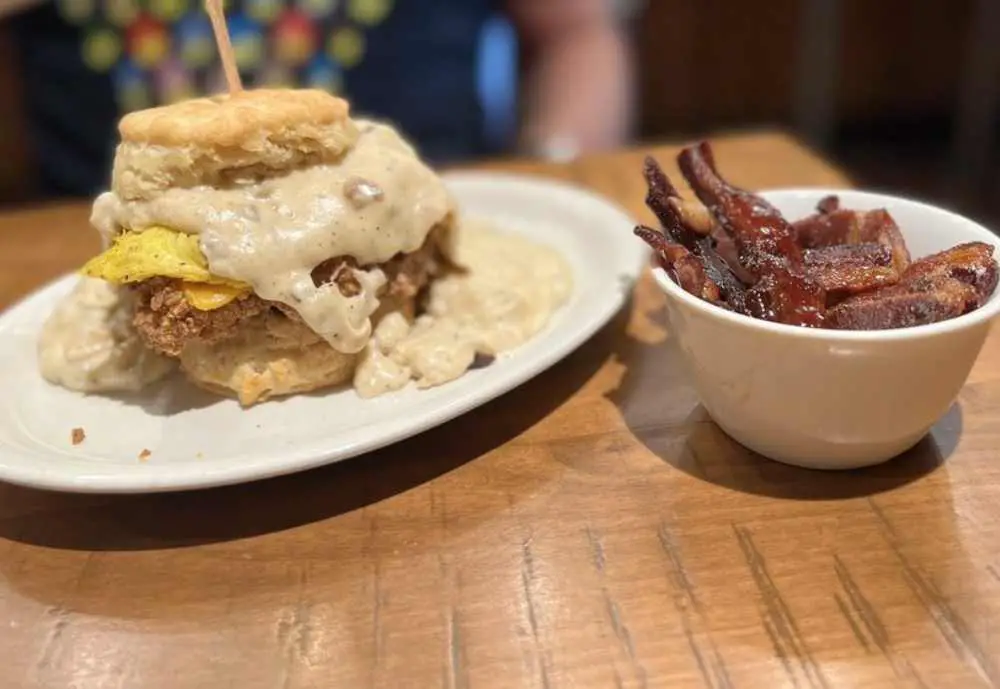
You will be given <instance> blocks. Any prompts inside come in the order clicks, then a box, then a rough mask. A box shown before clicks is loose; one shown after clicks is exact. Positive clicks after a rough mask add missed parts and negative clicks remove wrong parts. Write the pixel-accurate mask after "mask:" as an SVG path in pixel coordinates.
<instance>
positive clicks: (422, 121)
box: [12, 0, 495, 194]
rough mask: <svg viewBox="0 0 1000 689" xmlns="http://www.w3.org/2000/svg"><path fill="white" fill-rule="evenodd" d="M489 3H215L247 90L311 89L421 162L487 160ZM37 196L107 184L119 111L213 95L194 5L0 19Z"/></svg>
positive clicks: (217, 84) (219, 83) (161, 2)
mask: <svg viewBox="0 0 1000 689" xmlns="http://www.w3.org/2000/svg"><path fill="white" fill-rule="evenodd" d="M494 5H495V0H424V1H422V2H421V1H420V0H227V2H226V3H225V7H226V15H227V20H228V24H229V31H230V35H231V39H232V43H233V48H234V53H235V56H236V61H237V63H238V67H239V70H240V73H241V76H242V78H243V81H244V85H245V86H246V87H248V88H250V87H254V86H303V87H317V88H322V89H325V90H329V91H331V92H335V93H340V94H343V95H344V96H346V97H347V98H348V99H350V100H351V103H352V112H353V113H354V114H356V115H367V116H373V117H378V118H380V119H387V120H389V121H391V122H393V123H394V124H395V125H396V126H398V127H399V128H400V129H401V130H402V131H403V132H404V134H405V135H406V136H407V137H409V138H410V139H411V140H413V141H414V143H415V144H416V145H417V146H418V148H419V149H420V150H421V152H422V153H423V155H425V156H426V157H427V158H429V159H430V160H432V161H434V162H436V163H445V162H449V161H452V160H456V159H461V158H464V157H469V156H475V155H481V154H486V153H489V152H491V151H490V150H489V148H490V146H489V145H488V143H487V138H486V137H485V136H484V124H483V112H482V106H481V103H480V100H479V93H478V90H477V83H476V76H477V72H476V69H477V64H476V61H477V56H478V49H479V41H480V34H481V32H482V30H483V28H484V26H486V24H487V21H488V20H489V19H490V18H491V16H493V15H494V13H495V8H494ZM12 21H13V22H14V32H13V33H14V35H15V37H16V39H17V40H18V44H19V46H20V64H21V67H22V73H23V76H24V87H25V96H26V101H27V106H28V108H29V115H30V121H31V123H32V126H33V134H34V138H35V141H34V144H35V149H36V151H37V153H38V156H39V159H40V161H41V168H42V175H43V182H44V184H45V187H46V189H47V191H49V192H54V193H64V194H93V193H95V192H96V191H98V190H100V189H101V188H104V187H106V186H107V183H108V174H109V170H110V163H111V158H112V155H113V147H114V144H115V142H116V140H117V134H116V132H115V125H116V123H117V120H118V118H119V117H120V116H121V115H122V114H124V113H125V112H128V111H131V110H135V109H139V108H146V107H150V106H154V105H159V104H164V103H171V102H175V101H177V100H181V99H184V98H190V97H192V96H196V95H201V94H205V93H216V92H220V91H222V90H224V88H225V82H224V78H223V73H222V69H221V65H220V63H219V60H218V55H217V51H216V48H215V43H214V38H213V35H212V28H211V23H210V21H209V19H208V15H207V14H206V13H205V12H204V10H203V7H202V0H56V1H55V2H47V3H45V4H43V5H41V6H38V7H36V8H35V9H33V10H30V11H28V12H25V13H23V14H21V15H18V16H16V17H14V18H13V19H12Z"/></svg>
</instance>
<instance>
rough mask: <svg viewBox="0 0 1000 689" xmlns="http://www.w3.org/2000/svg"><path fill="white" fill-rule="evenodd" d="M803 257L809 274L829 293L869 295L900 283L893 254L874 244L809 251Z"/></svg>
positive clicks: (886, 248)
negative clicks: (875, 290) (868, 292)
mask: <svg viewBox="0 0 1000 689" xmlns="http://www.w3.org/2000/svg"><path fill="white" fill-rule="evenodd" d="M802 258H803V262H804V263H805V266H806V273H807V274H808V275H809V277H810V278H812V279H813V280H814V281H815V282H817V283H818V284H819V285H820V287H822V288H823V289H825V290H826V291H827V292H828V293H829V292H848V293H852V294H853V293H858V292H866V291H868V290H872V289H876V288H879V287H885V286H887V285H894V284H896V283H897V282H898V281H899V271H897V270H896V268H895V267H894V266H893V265H892V251H891V250H890V249H889V247H887V246H885V245H883V244H878V243H875V242H866V243H864V244H843V245H839V246H825V247H820V248H817V249H806V250H805V251H803V253H802ZM837 296H841V295H837Z"/></svg>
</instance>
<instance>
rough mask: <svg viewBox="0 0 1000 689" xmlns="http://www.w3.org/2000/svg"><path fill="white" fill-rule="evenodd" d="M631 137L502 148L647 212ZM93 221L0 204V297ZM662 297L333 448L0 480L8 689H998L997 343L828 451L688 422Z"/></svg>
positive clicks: (639, 292) (59, 263)
mask: <svg viewBox="0 0 1000 689" xmlns="http://www.w3.org/2000/svg"><path fill="white" fill-rule="evenodd" d="M675 152H676V149H675V148H672V147H664V148H662V149H658V150H656V153H657V155H658V156H659V157H660V158H661V159H662V160H663V161H664V162H665V163H668V162H669V163H670V164H671V167H672V158H673V154H674V153H675ZM716 152H717V158H718V159H719V162H720V165H721V166H722V168H723V170H725V171H726V172H727V173H728V174H729V176H730V177H731V178H732V179H733V180H734V181H736V182H737V183H740V184H744V185H747V186H751V187H755V188H762V187H773V186H782V185H801V186H808V185H847V184H848V181H847V180H846V179H845V178H844V177H843V176H842V175H841V174H839V173H838V172H837V171H836V170H834V169H832V168H831V167H830V166H828V165H826V164H824V163H823V162H822V161H821V160H819V159H818V158H816V157H815V156H813V155H811V154H809V153H807V152H806V151H804V150H802V149H801V148H799V147H798V146H796V145H795V144H794V143H793V142H792V141H790V140H788V139H786V138H784V137H782V136H780V135H775V134H768V133H762V134H747V135H742V136H731V137H721V138H719V139H718V141H717V148H716ZM641 156H642V152H640V151H634V152H629V153H621V154H614V155H608V156H602V157H594V158H587V159H584V160H582V161H580V162H577V163H575V164H572V165H568V166H564V167H557V166H544V165H537V164H530V163H509V164H505V165H504V167H506V168H507V169H514V170H519V171H522V172H526V173H529V174H538V175H547V176H555V177H560V178H563V179H568V180H572V181H575V182H577V183H580V184H583V185H586V186H588V187H591V188H593V189H595V190H597V191H599V192H601V193H603V194H606V195H607V196H609V197H611V198H612V199H615V200H617V201H618V202H620V203H621V204H622V205H624V206H625V207H627V208H628V209H629V210H630V211H632V212H634V213H635V214H636V215H637V216H639V217H641V218H643V219H650V218H649V217H648V215H647V213H646V211H645V209H644V208H643V205H642V198H643V186H642V181H641V177H640V161H641ZM86 219H87V208H86V206H85V205H83V204H81V205H70V206H61V207H53V208H49V209H41V210H37V211H30V212H21V213H17V214H8V215H5V216H2V217H0V302H2V303H3V304H7V303H9V302H11V301H12V300H14V299H15V298H17V297H19V296H21V295H23V294H25V293H27V292H28V291H29V290H31V289H33V288H35V287H37V286H39V285H41V284H42V283H43V282H45V281H46V280H48V279H50V278H52V277H54V276H56V275H58V274H60V273H62V272H64V271H66V270H69V269H71V268H73V267H74V266H76V265H77V264H79V263H80V262H81V261H82V260H83V259H84V258H86V257H87V256H88V255H89V254H91V253H92V252H93V251H94V250H95V249H96V248H97V240H96V237H95V234H94V233H93V232H92V231H90V230H88V228H87V224H86ZM629 230H630V228H627V227H623V228H622V241H633V240H632V238H631V236H630V231H629ZM661 307H662V298H661V296H660V295H659V294H658V293H657V292H656V289H655V287H654V286H653V285H652V283H651V281H648V280H647V281H644V282H642V283H641V284H640V285H639V286H638V287H637V289H636V293H635V297H634V299H633V301H632V303H631V304H630V306H629V308H628V309H627V310H626V311H625V312H623V313H622V314H620V316H619V317H618V318H616V319H615V320H614V322H613V323H611V324H610V325H609V326H608V327H606V328H605V329H604V330H603V331H601V332H600V334H599V335H597V336H596V337H594V338H593V340H591V341H590V342H588V343H587V344H586V345H584V346H583V347H582V348H581V349H580V350H579V351H577V352H576V353H574V354H572V355H571V356H570V357H568V358H567V359H566V360H565V361H563V362H562V363H560V364H558V365H557V366H556V367H554V368H553V369H551V370H550V371H548V372H547V373H545V374H543V375H541V376H539V377H538V378H536V379H534V380H532V381H531V382H529V383H527V384H526V385H524V386H523V387H521V388H519V389H517V390H515V391H513V392H511V393H509V394H507V395H506V396H504V397H502V398H500V399H499V400H496V401H495V402H493V403H491V404H489V405H487V406H485V407H482V408H480V409H478V410H476V411H474V412H472V413H470V414H467V415H465V416H463V417H461V418H459V419H457V420H455V421H453V422H451V423H449V424H447V425H445V426H442V427H440V428H438V429H436V430H433V431H430V432H428V433H426V434H424V435H422V436H420V437H418V438H415V439H413V440H410V441H407V442H404V443H401V444H399V445H396V446H394V447H391V448H388V449H386V450H384V451H380V452H376V453H373V454H371V455H368V456H364V457H359V458H356V459H354V460H350V461H347V462H343V463H340V464H337V465H333V466H329V467H326V468H322V469H318V470H314V471H310V472H307V473H303V474H298V475H294V476H289V477H285V478H279V479H275V480H269V481H265V482H260V483H255V484H250V485H244V486H237V487H231V488H224V489H218V490H209V491H201V492H191V493H179V494H171V495H155V496H132V497H128V496H125V497H108V496H72V495H58V494H49V493H42V492H37V491H32V490H27V489H22V488H15V487H10V486H0V686H3V687H74V688H76V689H97V688H102V689H104V688H112V687H114V688H120V687H127V688H131V687H138V688H142V689H161V688H162V689H177V688H182V687H195V688H204V689H221V688H223V687H232V688H234V689H257V688H261V689H271V688H274V689H299V688H306V687H317V688H321V687H322V688H325V687H351V688H354V687H379V688H381V687H386V688H396V687H414V688H420V689H423V688H426V687H445V688H448V689H474V688H483V687H530V688H537V689H557V688H560V687H567V688H570V687H572V688H584V689H591V688H593V689H605V688H607V689H614V688H616V687H635V688H640V687H664V688H667V689H683V688H686V687H698V688H707V689H733V688H738V687H760V688H765V689H774V688H784V687H789V688H793V689H827V688H834V687H836V688H841V687H843V688H851V689H861V688H865V687H872V688H876V687H878V688H882V687H932V688H935V689H936V688H938V687H962V688H970V687H972V688H974V687H995V686H1000V464H998V462H997V461H996V457H997V453H998V451H997V442H998V440H1000V420H998V418H1000V417H998V415H997V413H998V411H1000V347H998V345H1000V343H998V341H997V339H996V338H995V337H994V338H992V339H991V340H990V341H989V342H988V343H987V346H986V349H985V351H984V352H983V355H982V357H981V359H980V361H979V363H978V365H977V366H976V368H975V370H974V371H973V373H972V377H971V379H970V381H969V384H968V385H967V386H966V388H965V390H964V391H963V393H962V395H961V399H960V401H959V403H958V404H956V405H955V406H954V407H953V408H952V409H951V411H950V412H949V413H948V414H947V416H946V417H945V418H944V419H942V420H941V422H940V423H939V424H938V425H937V426H936V427H935V429H934V431H933V434H932V435H931V436H929V437H928V438H927V439H926V440H924V441H923V442H922V443H921V444H920V445H919V446H918V447H917V448H916V449H914V450H913V451H911V452H909V453H908V454H907V455H906V456H903V457H901V458H899V459H897V460H895V461H893V462H890V463H888V464H885V465H882V466H880V467H876V468H872V469H868V470H864V471H854V472H848V473H820V472H810V471H806V470H802V469H796V468H791V467H786V466H783V465H780V464H776V463H773V462H769V461H766V460H764V459H762V458H760V457H757V456H754V455H752V454H750V453H748V452H747V451H745V450H743V449H741V448H740V447H739V446H737V445H736V444H735V443H733V442H732V441H730V440H728V439H727V438H726V436H724V435H723V434H722V433H721V432H720V431H719V430H718V429H717V428H716V427H715V426H714V425H713V424H712V423H711V422H710V421H709V419H708V418H707V417H706V415H705V412H704V411H703V410H702V409H701V408H700V407H699V405H698V401H697V399H696V398H695V395H694V393H693V391H692V389H691V387H690V386H689V385H688V384H687V383H686V382H685V379H684V375H683V372H682V371H681V370H680V369H679V365H678V359H677V357H676V356H675V355H674V353H673V351H672V350H671V341H670V338H669V335H668V333H667V332H666V329H665V327H664V321H663V313H662V308H661ZM734 356H738V353H737V352H734ZM915 375H919V372H915ZM16 394H17V391H16V390H11V389H6V388H5V389H4V395H16ZM218 430H219V432H220V433H224V432H225V429H222V428H220V429H218Z"/></svg>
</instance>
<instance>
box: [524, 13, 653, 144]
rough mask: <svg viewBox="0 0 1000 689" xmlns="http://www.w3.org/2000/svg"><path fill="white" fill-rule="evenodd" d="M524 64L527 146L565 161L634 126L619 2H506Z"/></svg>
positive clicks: (622, 135)
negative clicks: (577, 152)
mask: <svg viewBox="0 0 1000 689" xmlns="http://www.w3.org/2000/svg"><path fill="white" fill-rule="evenodd" d="M506 4H507V9H508V12H509V15H510V17H511V19H512V21H513V23H514V26H515V27H516V29H517V32H518V36H519V39H520V41H521V45H522V52H523V59H524V66H525V69H524V89H523V91H522V93H523V97H524V108H523V114H524V120H523V123H522V130H521V143H522V146H523V147H524V148H526V149H527V150H529V151H532V152H535V153H550V154H554V155H559V154H562V153H565V154H572V153H574V152H575V151H577V150H578V151H585V150H594V149H601V148H609V147H612V146H616V145H619V144H621V143H623V142H624V141H625V139H626V138H627V137H628V134H629V130H630V128H631V124H632V111H633V98H634V83H633V82H634V74H633V63H632V62H633V58H632V55H631V50H630V48H629V46H628V42H627V40H626V36H625V25H624V22H623V21H622V18H621V16H620V14H621V11H620V8H619V3H617V2H615V0H544V2H542V1H540V0H506Z"/></svg>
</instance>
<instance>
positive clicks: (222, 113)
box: [112, 89, 358, 200]
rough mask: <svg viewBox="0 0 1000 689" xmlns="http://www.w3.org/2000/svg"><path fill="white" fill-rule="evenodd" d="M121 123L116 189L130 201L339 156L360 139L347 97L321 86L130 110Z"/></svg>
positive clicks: (276, 172) (252, 92) (269, 173)
mask: <svg viewBox="0 0 1000 689" xmlns="http://www.w3.org/2000/svg"><path fill="white" fill-rule="evenodd" d="M118 129H119V132H120V133H121V136H122V142H121V144H119V146H118V149H117V150H116V152H115V162H114V171H113V174H112V189H113V191H114V192H115V193H116V194H117V195H118V196H119V197H120V198H122V199H125V200H136V199H148V198H151V197H153V196H155V195H157V194H158V193H161V192H162V191H164V190H166V189H169V188H171V187H192V186H197V185H209V186H226V185H229V184H232V183H234V182H238V181H239V180H240V179H255V178H259V177H261V176H265V175H271V174H278V173H281V172H284V171H287V170H291V169H294V168H296V167H300V166H302V165H313V164H317V163H326V162H334V161H336V160H338V159H340V158H341V157H342V156H343V155H344V154H345V153H346V152H347V151H348V149H350V147H351V146H353V145H354V142H355V141H356V140H357V138H358V128H357V125H356V124H355V123H354V121H353V120H351V119H350V117H349V107H348V104H347V102H346V101H344V100H342V99H340V98H337V97H335V96H331V95H330V94H328V93H325V92H323V91H317V90H313V89H285V90H279V89H260V90H251V91H244V92H242V93H240V94H237V95H235V96H228V95H225V96H216V97H213V98H198V99H195V100H189V101H183V102H181V103H176V104H174V105H166V106H162V107H158V108H151V109H149V110H140V111H137V112H134V113H131V114H129V115H126V116H125V117H124V118H123V119H122V121H121V123H120V124H119V125H118Z"/></svg>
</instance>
